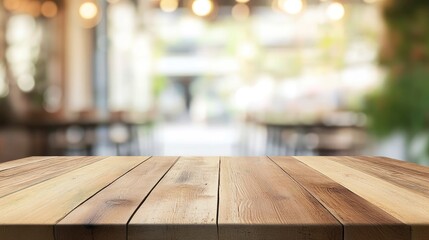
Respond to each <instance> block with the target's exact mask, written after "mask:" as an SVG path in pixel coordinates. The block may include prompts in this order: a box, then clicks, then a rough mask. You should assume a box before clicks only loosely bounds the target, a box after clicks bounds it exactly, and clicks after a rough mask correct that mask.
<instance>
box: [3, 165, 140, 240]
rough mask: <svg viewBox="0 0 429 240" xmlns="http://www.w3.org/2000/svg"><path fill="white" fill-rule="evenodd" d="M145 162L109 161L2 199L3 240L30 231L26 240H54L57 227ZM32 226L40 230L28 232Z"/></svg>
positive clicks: (13, 239)
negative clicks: (102, 191) (71, 214)
mask: <svg viewBox="0 0 429 240" xmlns="http://www.w3.org/2000/svg"><path fill="white" fill-rule="evenodd" d="M145 159H146V157H137V158H126V157H108V158H106V159H103V160H101V161H98V162H96V163H93V164H90V165H88V166H85V167H82V168H80V169H77V170H74V171H71V172H68V173H65V174H63V175H61V176H58V177H56V178H52V179H49V180H47V181H44V182H42V183H39V184H37V185H34V186H31V187H29V188H26V189H23V190H21V191H19V192H16V193H13V194H10V195H7V196H5V197H2V198H0V225H1V226H0V234H1V235H0V239H2V240H9V239H10V240H21V239H20V238H17V236H16V235H15V233H16V232H18V231H22V232H24V231H28V232H27V237H26V238H23V239H28V237H29V236H31V239H33V240H39V239H40V240H49V239H54V236H53V231H52V229H53V225H54V224H55V223H57V222H58V221H59V220H61V218H63V217H64V216H65V215H66V214H67V213H69V212H70V211H71V210H73V209H74V208H75V207H77V206H78V205H79V204H81V203H82V202H83V201H85V200H86V199H88V198H89V197H91V196H92V195H93V194H95V193H97V192H98V191H99V190H101V189H102V188H104V187H105V186H107V185H108V184H110V183H111V182H112V181H113V180H115V179H116V178H118V177H120V176H121V175H123V174H125V173H126V172H127V171H129V170H131V169H132V168H134V167H135V166H137V165H138V164H140V163H141V162H142V161H144V160H145ZM34 174H37V173H36V172H35V173H34ZM31 225H39V226H40V228H36V229H34V230H35V231H29V228H28V226H31ZM21 226H22V227H23V228H22V229H21V228H20V227H21ZM31 229H33V228H30V230H31ZM40 229H43V230H40ZM46 229H48V230H46ZM36 230H37V231H36ZM47 233H49V234H47Z"/></svg>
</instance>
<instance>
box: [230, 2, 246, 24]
mask: <svg viewBox="0 0 429 240" xmlns="http://www.w3.org/2000/svg"><path fill="white" fill-rule="evenodd" d="M231 14H232V17H233V18H235V19H236V20H245V19H247V18H249V15H250V8H249V6H247V4H244V3H237V4H235V5H234V7H233V8H232V11H231Z"/></svg>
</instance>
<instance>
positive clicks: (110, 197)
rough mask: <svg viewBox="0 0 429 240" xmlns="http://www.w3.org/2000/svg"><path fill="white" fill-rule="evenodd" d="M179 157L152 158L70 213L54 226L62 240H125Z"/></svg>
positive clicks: (57, 235)
mask: <svg viewBox="0 0 429 240" xmlns="http://www.w3.org/2000/svg"><path fill="white" fill-rule="evenodd" d="M176 159H177V157H152V158H151V159H149V160H147V161H145V162H144V163H142V164H140V165H139V166H137V167H136V168H134V169H133V170H131V171H130V172H129V173H128V174H126V175H124V176H123V177H121V178H119V179H118V180H116V181H115V182H113V183H112V184H111V185H110V186H108V187H106V188H105V189H103V190H102V191H100V192H99V193H98V194H97V195H95V196H94V197H92V198H90V199H89V200H88V201H86V202H85V203H83V204H82V205H80V206H79V207H78V208H76V209H75V210H74V211H72V212H71V213H69V214H68V215H67V216H66V217H65V218H64V219H62V220H61V221H60V222H59V223H58V224H57V225H56V226H55V235H56V239H61V240H72V239H81V240H86V239H88V240H110V239H111V240H125V239H126V235H127V234H126V230H127V229H126V225H127V222H128V220H129V218H130V216H131V215H132V214H133V213H134V211H135V210H136V209H137V207H138V206H139V205H140V204H141V202H142V201H143V199H144V198H145V197H146V196H147V195H148V193H149V192H150V191H151V190H152V188H153V187H154V186H155V185H156V184H157V183H158V181H159V180H160V179H161V178H162V176H163V175H164V174H165V173H166V172H167V171H168V169H170V167H171V166H172V165H173V164H174V162H175V161H176Z"/></svg>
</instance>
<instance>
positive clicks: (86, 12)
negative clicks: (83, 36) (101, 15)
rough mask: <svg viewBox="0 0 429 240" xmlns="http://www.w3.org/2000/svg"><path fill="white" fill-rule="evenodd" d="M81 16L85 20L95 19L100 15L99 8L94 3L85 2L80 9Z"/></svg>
mask: <svg viewBox="0 0 429 240" xmlns="http://www.w3.org/2000/svg"><path fill="white" fill-rule="evenodd" d="M79 14H80V16H81V17H82V18H83V19H86V20H90V19H94V18H95V17H96V16H97V14H98V7H97V5H95V3H93V2H84V3H82V5H81V6H80V7H79Z"/></svg>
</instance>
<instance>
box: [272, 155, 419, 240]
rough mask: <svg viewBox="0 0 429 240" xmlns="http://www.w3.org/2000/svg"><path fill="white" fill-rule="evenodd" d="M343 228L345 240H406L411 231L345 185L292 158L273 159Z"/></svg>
mask: <svg viewBox="0 0 429 240" xmlns="http://www.w3.org/2000/svg"><path fill="white" fill-rule="evenodd" d="M270 158H271V159H272V160H273V161H274V162H275V163H276V164H277V165H279V166H280V167H281V168H282V169H283V170H284V171H285V172H286V173H287V174H289V175H290V176H291V177H292V178H293V179H294V180H295V181H296V182H298V183H299V184H300V185H301V186H303V187H304V188H305V189H306V190H307V191H308V192H310V193H311V194H312V195H313V196H314V197H315V198H316V199H317V200H318V201H319V202H320V203H322V204H323V206H325V208H327V209H328V210H329V212H331V213H332V214H333V215H334V216H335V217H336V218H337V219H338V220H339V221H340V222H341V223H342V224H343V225H344V240H361V239H371V240H392V239H395V240H407V239H411V229H410V227H409V226H407V225H405V224H404V223H402V222H401V221H399V220H398V219H396V218H394V217H392V216H391V215H389V214H387V213H386V212H384V211H383V210H381V209H380V208H378V207H376V206H375V205H373V204H372V203H370V202H368V201H366V200H365V199H363V198H362V197H360V196H358V195H356V194H355V193H353V192H351V191H350V190H348V189H347V188H345V187H344V186H342V185H340V184H338V183H337V182H335V181H333V180H332V179H330V178H328V177H326V176H325V175H323V174H321V173H320V172H318V171H316V170H314V169H312V168H310V167H308V166H307V165H305V164H303V163H301V162H300V161H298V160H296V159H295V158H293V157H270Z"/></svg>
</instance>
